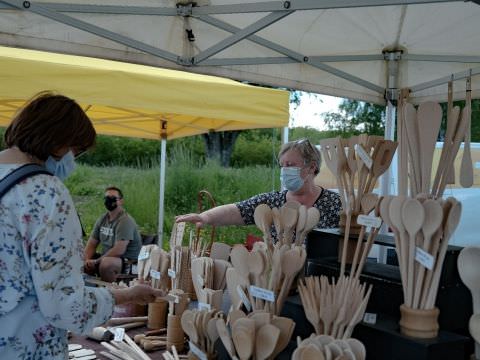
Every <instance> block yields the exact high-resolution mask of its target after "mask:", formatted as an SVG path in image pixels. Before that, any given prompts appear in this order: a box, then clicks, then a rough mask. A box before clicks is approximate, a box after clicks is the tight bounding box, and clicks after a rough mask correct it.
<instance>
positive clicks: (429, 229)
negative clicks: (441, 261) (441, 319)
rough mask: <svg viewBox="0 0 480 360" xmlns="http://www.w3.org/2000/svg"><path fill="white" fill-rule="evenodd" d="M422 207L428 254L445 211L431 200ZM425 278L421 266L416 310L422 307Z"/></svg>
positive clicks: (424, 237)
mask: <svg viewBox="0 0 480 360" xmlns="http://www.w3.org/2000/svg"><path fill="white" fill-rule="evenodd" d="M422 206H423V209H424V210H425V220H424V221H423V225H422V233H423V245H422V248H423V250H424V251H426V252H427V253H428V252H429V251H430V243H431V240H432V236H433V234H435V232H436V231H437V230H438V228H439V227H440V225H442V220H443V210H442V206H441V205H440V203H439V202H437V201H435V200H431V199H429V200H425V202H424V203H423V204H422ZM430 255H432V254H430ZM424 276H425V267H424V266H422V265H421V266H420V268H419V270H418V274H417V279H416V284H415V291H414V296H413V308H414V309H417V308H419V305H420V299H421V292H422V284H423V278H424Z"/></svg>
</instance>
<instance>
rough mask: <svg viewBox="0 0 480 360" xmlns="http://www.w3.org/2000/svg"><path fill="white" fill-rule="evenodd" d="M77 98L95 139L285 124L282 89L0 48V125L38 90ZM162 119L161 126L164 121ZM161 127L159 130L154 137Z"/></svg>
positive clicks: (285, 94)
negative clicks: (102, 136) (106, 136)
mask: <svg viewBox="0 0 480 360" xmlns="http://www.w3.org/2000/svg"><path fill="white" fill-rule="evenodd" d="M42 90H53V91H56V92H59V93H61V94H64V95H66V96H69V97H72V98H74V99H75V100H77V101H78V102H79V103H80V104H81V105H82V107H84V109H86V110H87V114H88V115H89V117H90V118H91V119H92V121H93V123H94V125H95V128H96V130H97V132H98V133H100V134H106V135H117V136H128V137H140V138H147V139H160V138H162V134H164V135H165V137H164V138H166V139H174V138H178V137H183V136H190V135H196V134H202V133H206V132H208V131H227V130H240V129H252V128H274V127H283V126H287V125H288V119H289V112H288V109H289V94H288V92H287V91H283V90H276V89H268V88H261V87H256V86H251V85H247V84H242V83H239V82H236V81H233V80H230V79H224V78H219V77H214V76H206V75H199V74H194V73H188V72H183V71H176V70H168V69H160V68H155V67H150V66H144V65H135V64H129V63H122V62H116V61H110V60H102V59H96V58H88V57H81V56H72V55H63V54H56V53H48V52H42V51H33V50H25V49H17V48H9V47H0V126H7V125H8V124H9V123H10V121H11V118H12V116H13V114H14V113H15V111H16V110H17V109H18V108H19V107H20V106H22V105H23V104H24V102H25V101H26V100H28V99H29V98H30V97H32V96H33V95H34V94H36V93H37V92H39V91H42ZM163 120H165V121H166V122H164V121H163ZM162 123H163V126H164V128H165V129H164V131H163V132H162Z"/></svg>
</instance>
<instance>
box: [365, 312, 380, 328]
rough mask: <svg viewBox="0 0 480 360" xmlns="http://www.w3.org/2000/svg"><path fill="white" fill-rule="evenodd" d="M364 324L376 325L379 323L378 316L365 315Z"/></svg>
mask: <svg viewBox="0 0 480 360" xmlns="http://www.w3.org/2000/svg"><path fill="white" fill-rule="evenodd" d="M363 322H364V323H367V324H372V325H375V323H376V322H377V314H372V313H367V312H366V313H365V314H364V315H363Z"/></svg>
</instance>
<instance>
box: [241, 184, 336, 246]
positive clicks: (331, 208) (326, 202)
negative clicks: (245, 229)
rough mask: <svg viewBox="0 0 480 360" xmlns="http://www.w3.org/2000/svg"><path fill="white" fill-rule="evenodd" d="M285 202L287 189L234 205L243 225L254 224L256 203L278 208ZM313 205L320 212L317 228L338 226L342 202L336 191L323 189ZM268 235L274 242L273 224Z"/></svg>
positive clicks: (275, 236) (260, 195)
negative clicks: (238, 211)
mask: <svg viewBox="0 0 480 360" xmlns="http://www.w3.org/2000/svg"><path fill="white" fill-rule="evenodd" d="M286 202H287V190H283V191H272V192H269V193H263V194H259V195H255V196H253V197H251V198H250V199H247V200H243V201H240V202H237V203H236V204H235V205H236V206H237V208H238V210H240V214H241V215H242V218H243V221H244V222H245V225H252V224H255V219H254V218H253V214H254V212H255V208H256V207H257V206H258V205H260V204H267V205H268V206H270V208H274V207H276V208H280V207H282V205H283V204H285V203H286ZM313 206H314V207H316V208H317V209H318V211H319V212H320V220H319V221H318V224H317V227H318V228H323V229H325V228H335V227H338V222H339V221H340V210H341V208H342V204H341V202H340V196H339V195H338V194H337V193H336V192H333V191H330V190H327V189H323V190H322V192H321V193H320V196H319V197H318V198H317V200H315V203H314V204H313ZM270 235H271V236H272V239H274V241H275V242H276V239H277V231H276V230H275V226H272V227H271V229H270Z"/></svg>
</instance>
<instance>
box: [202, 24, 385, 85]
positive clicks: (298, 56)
mask: <svg viewBox="0 0 480 360" xmlns="http://www.w3.org/2000/svg"><path fill="white" fill-rule="evenodd" d="M198 19H199V20H201V21H203V22H206V23H208V24H210V25H212V26H215V27H218V28H220V29H222V30H225V31H228V32H231V33H235V32H237V31H238V30H239V29H238V28H237V27H235V26H233V25H230V24H228V23H226V22H224V21H222V20H219V19H217V18H214V17H212V16H208V15H202V16H199V17H198ZM248 40H250V41H253V42H254V43H257V44H259V45H262V46H265V47H267V48H269V49H270V50H273V51H276V52H278V53H281V54H284V55H286V56H288V57H290V58H292V59H294V60H296V61H298V62H301V63H306V64H308V65H311V66H313V67H316V68H318V69H320V70H323V71H326V72H329V73H331V74H333V75H336V76H338V77H341V78H344V79H346V80H348V81H351V82H353V83H356V84H359V85H361V86H363V87H365V88H367V89H370V90H373V91H375V92H376V93H379V94H383V93H384V91H385V89H384V88H382V87H380V86H377V85H375V84H373V83H371V82H369V81H366V80H364V79H361V78H359V77H356V76H354V75H351V74H349V73H346V72H345V71H341V70H338V69H335V68H334V67H332V66H329V65H326V64H323V63H322V62H319V61H315V60H313V61H312V60H311V58H310V57H308V56H305V55H302V54H300V53H298V52H296V51H293V50H290V49H287V48H285V47H283V46H281V45H279V44H277V43H274V42H272V41H269V40H266V39H264V38H262V37H260V36H258V35H251V36H250V37H249V38H248Z"/></svg>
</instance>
